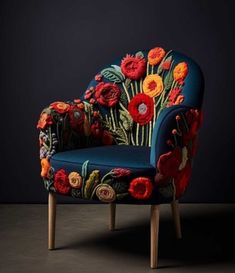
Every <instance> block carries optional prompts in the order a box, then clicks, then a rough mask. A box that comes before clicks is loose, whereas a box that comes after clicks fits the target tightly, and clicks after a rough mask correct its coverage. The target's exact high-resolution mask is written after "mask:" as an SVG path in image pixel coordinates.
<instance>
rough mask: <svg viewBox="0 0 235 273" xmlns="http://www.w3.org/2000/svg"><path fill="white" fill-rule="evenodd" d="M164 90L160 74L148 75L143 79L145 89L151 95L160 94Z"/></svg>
mask: <svg viewBox="0 0 235 273" xmlns="http://www.w3.org/2000/svg"><path fill="white" fill-rule="evenodd" d="M162 90H163V82H162V78H161V77H160V76H159V75H158V74H152V75H148V76H147V77H146V78H145V79H144V81H143V91H144V93H145V94H146V95H148V96H150V97H155V96H159V95H160V94H161V93H162Z"/></svg>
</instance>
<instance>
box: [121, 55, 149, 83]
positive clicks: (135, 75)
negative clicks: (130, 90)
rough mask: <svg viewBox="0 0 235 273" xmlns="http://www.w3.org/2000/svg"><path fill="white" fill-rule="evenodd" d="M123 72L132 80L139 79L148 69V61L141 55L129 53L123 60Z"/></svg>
mask: <svg viewBox="0 0 235 273" xmlns="http://www.w3.org/2000/svg"><path fill="white" fill-rule="evenodd" d="M121 70H122V73H123V74H124V75H125V76H126V77H127V78H129V79H131V80H138V79H140V78H141V77H142V76H143V75H144V74H145V70H146V61H145V59H144V58H143V57H141V56H134V55H129V54H127V55H126V57H124V58H123V59H122V62H121Z"/></svg>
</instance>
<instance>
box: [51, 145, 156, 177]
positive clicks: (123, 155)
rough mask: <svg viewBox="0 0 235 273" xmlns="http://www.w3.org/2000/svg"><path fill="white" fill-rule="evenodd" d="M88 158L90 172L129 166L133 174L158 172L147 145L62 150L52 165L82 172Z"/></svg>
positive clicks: (56, 155)
mask: <svg viewBox="0 0 235 273" xmlns="http://www.w3.org/2000/svg"><path fill="white" fill-rule="evenodd" d="M86 160H89V164H88V171H89V172H91V171H92V170H96V169H98V170H99V171H100V172H101V174H103V173H106V172H108V171H110V170H111V169H113V168H128V169H130V170H131V172H132V174H138V175H148V176H154V175H155V173H156V168H155V167H154V166H152V165H151V164H150V148H149V147H145V146H130V145H110V146H100V147H90V148H84V149H77V150H72V151H66V152H60V153H57V154H55V155H54V156H52V158H51V165H52V167H53V168H54V169H55V171H56V170H58V169H64V170H66V171H67V172H72V171H77V172H81V168H82V165H83V163H84V162H85V161H86Z"/></svg>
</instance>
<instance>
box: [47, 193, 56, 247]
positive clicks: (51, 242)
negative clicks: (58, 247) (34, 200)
mask: <svg viewBox="0 0 235 273" xmlns="http://www.w3.org/2000/svg"><path fill="white" fill-rule="evenodd" d="M55 222H56V195H55V193H52V192H49V195H48V249H49V250H52V249H54V248H55Z"/></svg>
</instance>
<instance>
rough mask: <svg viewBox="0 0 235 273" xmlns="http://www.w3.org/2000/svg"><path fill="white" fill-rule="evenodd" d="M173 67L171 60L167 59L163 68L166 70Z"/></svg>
mask: <svg viewBox="0 0 235 273" xmlns="http://www.w3.org/2000/svg"><path fill="white" fill-rule="evenodd" d="M170 67H171V61H165V62H164V63H163V64H162V69H164V70H169V69H170Z"/></svg>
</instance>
